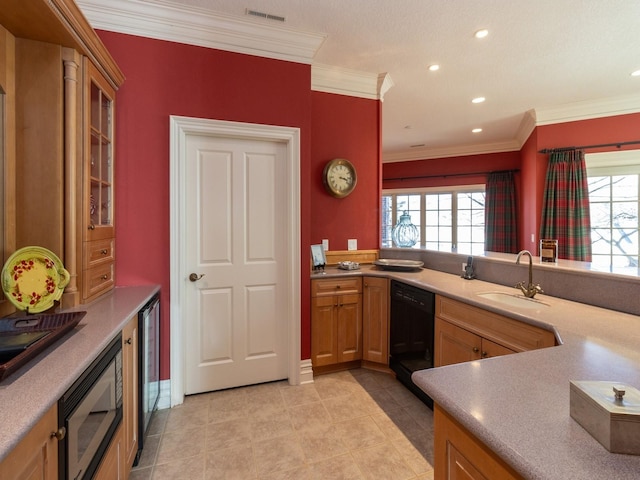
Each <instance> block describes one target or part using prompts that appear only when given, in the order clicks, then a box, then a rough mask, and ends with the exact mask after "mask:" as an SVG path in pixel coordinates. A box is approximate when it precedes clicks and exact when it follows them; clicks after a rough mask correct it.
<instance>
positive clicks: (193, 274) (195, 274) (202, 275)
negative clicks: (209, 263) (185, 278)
mask: <svg viewBox="0 0 640 480" xmlns="http://www.w3.org/2000/svg"><path fill="white" fill-rule="evenodd" d="M202 277H204V273H201V274H200V275H198V274H197V273H192V274H191V275H189V280H191V281H192V282H197V281H198V280H200V279H201V278H202Z"/></svg>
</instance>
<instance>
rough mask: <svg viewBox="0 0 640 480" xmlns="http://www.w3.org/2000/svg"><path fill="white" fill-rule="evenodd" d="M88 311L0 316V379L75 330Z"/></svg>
mask: <svg viewBox="0 0 640 480" xmlns="http://www.w3.org/2000/svg"><path fill="white" fill-rule="evenodd" d="M86 313H87V312H85V311H78V312H60V313H43V314H39V315H26V316H20V317H5V318H2V319H0V381H1V380H4V379H5V378H7V377H8V376H9V375H11V374H12V373H13V372H15V371H16V370H17V369H18V368H20V367H21V366H23V365H24V364H25V363H27V362H29V361H30V360H31V359H33V358H34V357H36V356H37V355H38V354H40V352H42V351H43V350H44V349H45V348H47V347H48V346H49V345H51V344H52V343H54V342H55V341H57V340H58V339H59V338H61V337H62V336H64V335H65V334H66V333H67V332H69V331H70V330H71V329H73V328H74V327H75V326H76V325H77V324H78V322H80V320H81V319H82V318H83V317H84V316H85V315H86Z"/></svg>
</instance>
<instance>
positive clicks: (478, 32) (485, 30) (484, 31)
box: [474, 28, 489, 38]
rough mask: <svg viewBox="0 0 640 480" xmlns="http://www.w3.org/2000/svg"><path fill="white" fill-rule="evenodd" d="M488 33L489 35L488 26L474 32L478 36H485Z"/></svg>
mask: <svg viewBox="0 0 640 480" xmlns="http://www.w3.org/2000/svg"><path fill="white" fill-rule="evenodd" d="M487 35H489V30H487V29H486V28H483V29H482V30H478V31H477V32H476V33H474V36H475V37H476V38H484V37H486V36H487Z"/></svg>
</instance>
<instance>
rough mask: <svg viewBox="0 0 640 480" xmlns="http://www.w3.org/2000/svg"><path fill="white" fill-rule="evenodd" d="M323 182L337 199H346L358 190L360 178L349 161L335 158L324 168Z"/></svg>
mask: <svg viewBox="0 0 640 480" xmlns="http://www.w3.org/2000/svg"><path fill="white" fill-rule="evenodd" d="M322 181H323V183H324V187H325V188H326V189H327V192H329V193H330V194H331V195H333V196H334V197H336V198H344V197H346V196H347V195H349V194H350V193H351V192H353V189H354V188H356V183H357V182H358V177H357V175H356V169H355V167H354V166H353V165H352V164H351V162H350V161H349V160H346V159H344V158H334V159H333V160H331V161H330V162H329V163H327V165H326V166H325V167H324V172H323V174H322Z"/></svg>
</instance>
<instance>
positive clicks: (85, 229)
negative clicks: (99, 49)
mask: <svg viewBox="0 0 640 480" xmlns="http://www.w3.org/2000/svg"><path fill="white" fill-rule="evenodd" d="M84 77H85V78H84V92H83V93H84V99H83V105H84V112H83V114H84V115H83V119H84V121H83V124H82V125H83V131H82V133H83V135H84V151H83V155H82V161H81V168H82V175H81V178H82V186H83V188H82V194H81V196H80V207H79V211H81V212H82V221H81V222H80V225H79V229H80V231H81V233H82V239H81V240H82V245H83V248H82V254H81V255H82V279H83V280H82V301H83V302H88V301H91V300H93V299H94V298H96V297H97V296H99V295H100V294H102V293H104V292H105V291H107V290H109V289H110V288H112V287H113V285H114V278H113V273H114V263H115V248H114V242H115V228H114V208H113V207H114V203H113V199H114V184H113V178H114V118H115V98H116V97H115V89H114V88H113V87H112V86H111V85H109V83H108V82H107V80H106V79H105V78H104V77H103V76H102V75H101V74H100V72H99V71H98V69H97V68H96V67H95V66H94V65H93V64H92V63H91V62H90V61H89V60H88V59H86V58H85V59H84Z"/></svg>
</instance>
